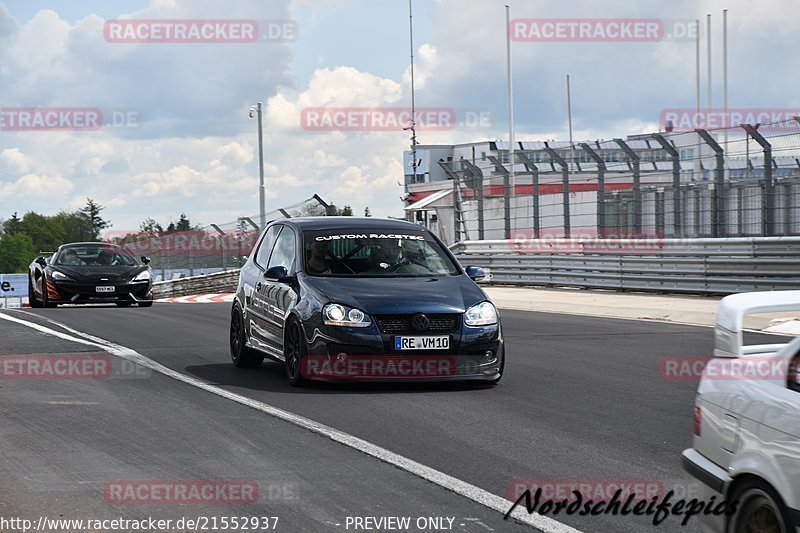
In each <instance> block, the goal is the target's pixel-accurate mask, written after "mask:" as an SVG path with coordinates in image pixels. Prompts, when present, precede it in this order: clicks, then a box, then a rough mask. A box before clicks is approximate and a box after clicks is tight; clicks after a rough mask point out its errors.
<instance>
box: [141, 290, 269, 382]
mask: <svg viewBox="0 0 800 533" xmlns="http://www.w3.org/2000/svg"><path fill="white" fill-rule="evenodd" d="M139 305H141V304H139ZM151 305H152V302H151ZM229 341H230V348H231V361H233V366H235V367H237V368H258V367H259V366H261V363H263V362H264V356H263V355H260V354H259V353H258V352H257V351H255V350H254V349H252V348H248V347H247V346H246V345H245V343H246V341H247V337H246V336H245V332H244V317H243V316H242V310H241V308H240V307H239V305H238V304H236V305H234V306H233V310H232V311H231V327H230V338H229Z"/></svg>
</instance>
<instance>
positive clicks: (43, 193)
mask: <svg viewBox="0 0 800 533" xmlns="http://www.w3.org/2000/svg"><path fill="white" fill-rule="evenodd" d="M72 189H73V185H72V182H71V181H69V180H68V179H66V178H64V177H63V176H58V175H55V176H46V175H37V174H26V175H24V176H22V177H21V178H19V179H18V180H16V181H13V182H0V198H2V199H8V198H13V197H15V196H24V197H33V198H41V199H44V200H47V201H49V202H52V201H53V196H54V195H60V194H64V193H68V192H70V191H72Z"/></svg>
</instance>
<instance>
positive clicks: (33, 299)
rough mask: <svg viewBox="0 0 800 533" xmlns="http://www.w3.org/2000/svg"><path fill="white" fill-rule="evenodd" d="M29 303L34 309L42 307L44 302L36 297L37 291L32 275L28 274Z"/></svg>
mask: <svg viewBox="0 0 800 533" xmlns="http://www.w3.org/2000/svg"><path fill="white" fill-rule="evenodd" d="M28 303H29V304H30V306H31V307H33V308H34V309H38V308H40V307H42V302H41V301H40V300H39V299H38V298H37V297H36V291H34V290H33V282H32V281H31V276H30V275H28Z"/></svg>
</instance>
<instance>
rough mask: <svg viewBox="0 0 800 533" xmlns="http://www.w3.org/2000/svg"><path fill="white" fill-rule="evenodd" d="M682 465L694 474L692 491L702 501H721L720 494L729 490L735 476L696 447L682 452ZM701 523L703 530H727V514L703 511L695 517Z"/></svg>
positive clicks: (708, 531) (709, 532)
mask: <svg viewBox="0 0 800 533" xmlns="http://www.w3.org/2000/svg"><path fill="white" fill-rule="evenodd" d="M681 465H682V466H683V469H684V470H685V471H686V472H687V473H688V474H689V475H690V476H692V481H693V485H692V486H691V493H692V494H693V495H695V496H696V497H697V499H698V500H701V501H705V502H708V501H712V498H715V499H716V501H720V496H722V497H723V498H724V496H725V495H726V494H727V492H728V487H730V484H731V482H732V481H733V478H731V477H730V476H729V475H728V472H727V471H726V470H725V469H724V468H722V467H721V466H719V465H717V464H716V463H714V462H713V461H711V460H709V459H707V458H706V457H705V456H704V455H702V454H701V453H700V452H698V451H697V450H695V449H694V448H687V449H685V450H683V453H681ZM694 519H695V520H697V521H698V522H699V524H700V527H701V529H702V531H704V532H707V533H711V532H722V531H725V525H726V524H725V516H724V515H714V514H705V513H701V514H699V515H697V516H696V517H694Z"/></svg>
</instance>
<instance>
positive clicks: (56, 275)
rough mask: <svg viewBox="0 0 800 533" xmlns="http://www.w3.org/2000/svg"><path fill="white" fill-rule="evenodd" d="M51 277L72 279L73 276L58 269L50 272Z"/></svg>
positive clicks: (65, 279) (64, 279)
mask: <svg viewBox="0 0 800 533" xmlns="http://www.w3.org/2000/svg"><path fill="white" fill-rule="evenodd" d="M50 279H52V280H53V281H72V278H70V277H69V276H67V275H66V274H64V273H63V272H59V271H58V270H53V271H52V272H50Z"/></svg>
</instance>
